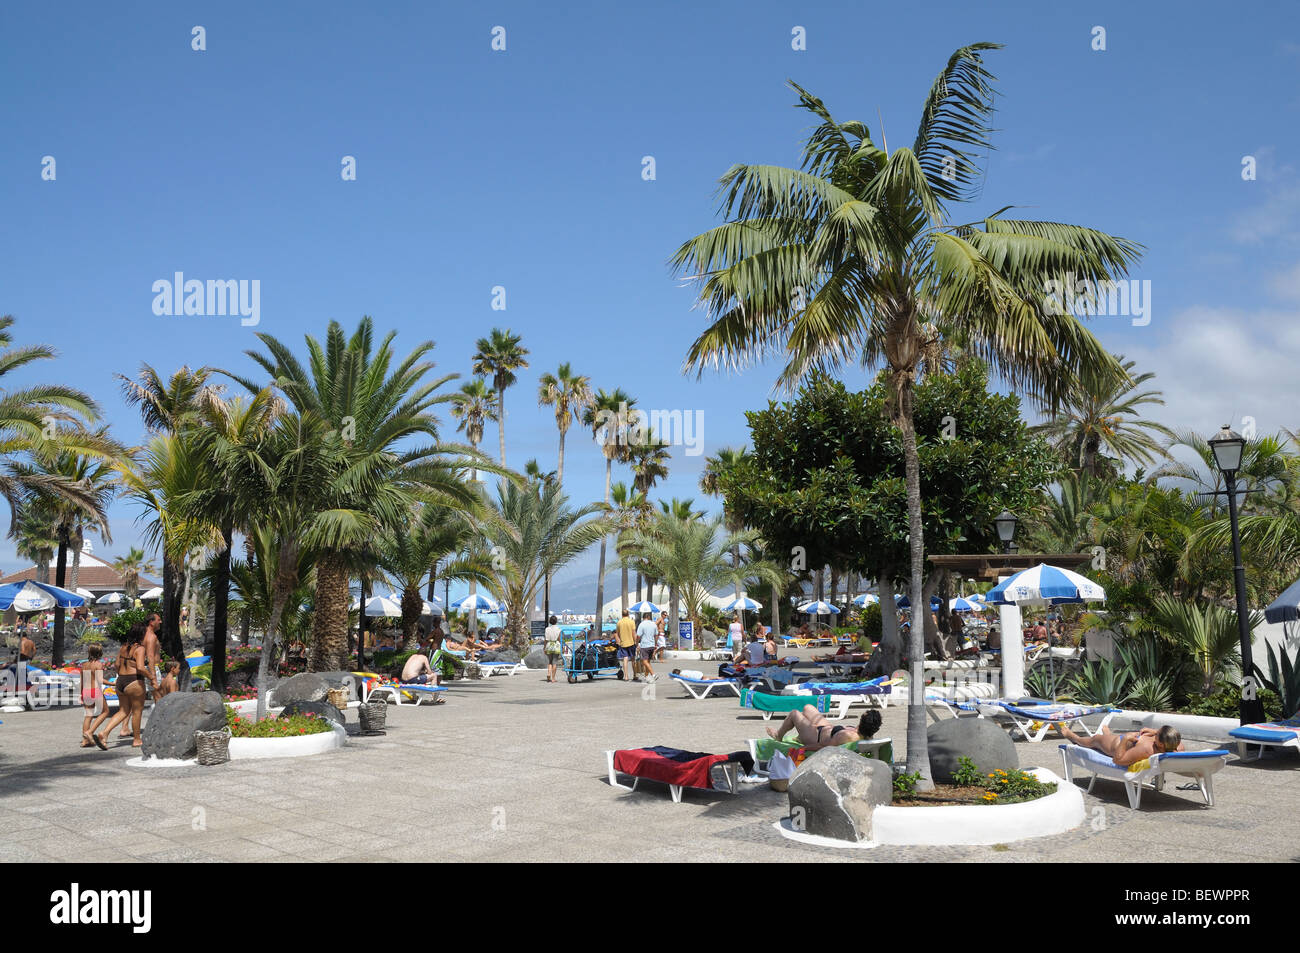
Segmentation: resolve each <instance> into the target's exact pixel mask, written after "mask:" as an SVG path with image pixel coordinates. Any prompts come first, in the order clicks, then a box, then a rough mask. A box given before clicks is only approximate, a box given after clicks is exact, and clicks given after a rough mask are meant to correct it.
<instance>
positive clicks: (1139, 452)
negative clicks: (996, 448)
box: [1033, 354, 1173, 478]
mask: <svg viewBox="0 0 1300 953" xmlns="http://www.w3.org/2000/svg"><path fill="white" fill-rule="evenodd" d="M1116 360H1117V361H1119V362H1120V366H1121V367H1122V368H1123V369H1124V374H1125V377H1124V378H1123V379H1121V380H1119V381H1115V380H1113V379H1107V378H1105V377H1102V378H1100V379H1089V378H1080V379H1079V380H1078V381H1076V382H1075V386H1074V387H1073V388H1072V389H1071V390H1070V391H1068V392H1067V393H1066V394H1065V395H1064V396H1063V398H1062V400H1061V404H1060V408H1059V409H1058V411H1057V413H1056V416H1054V417H1053V418H1051V419H1050V420H1048V421H1047V422H1045V423H1042V424H1039V425H1038V426H1037V427H1035V428H1033V429H1034V431H1035V432H1037V433H1041V434H1043V435H1044V436H1045V437H1047V439H1048V440H1050V441H1051V442H1052V446H1053V447H1055V448H1056V450H1057V452H1058V453H1060V454H1061V456H1062V457H1063V458H1064V459H1065V460H1066V461H1067V462H1068V463H1069V465H1070V466H1071V467H1073V468H1075V469H1077V470H1078V471H1079V472H1080V473H1082V474H1083V475H1084V476H1085V477H1090V478H1091V477H1096V476H1098V475H1099V473H1100V470H1101V468H1102V467H1103V466H1105V467H1106V469H1107V471H1108V472H1107V474H1106V475H1107V476H1111V477H1114V476H1117V475H1118V472H1117V470H1116V468H1115V465H1114V463H1112V462H1108V461H1105V459H1104V458H1103V457H1102V450H1103V448H1104V449H1105V450H1107V451H1109V454H1110V456H1111V457H1113V458H1115V459H1116V460H1120V461H1122V460H1132V461H1134V462H1136V463H1141V464H1144V465H1147V464H1150V463H1152V462H1153V461H1155V460H1156V459H1157V458H1162V457H1164V456H1165V451H1164V448H1163V447H1162V446H1161V445H1160V441H1159V440H1157V437H1163V438H1168V437H1172V436H1173V431H1171V430H1170V429H1169V428H1168V427H1166V426H1164V425H1163V424H1158V423H1156V422H1155V421H1152V420H1144V419H1143V418H1142V417H1141V416H1140V408H1141V407H1142V405H1144V404H1159V405H1163V404H1164V402H1165V401H1164V397H1162V396H1161V393H1160V391H1158V390H1145V391H1138V388H1139V387H1141V386H1142V385H1143V384H1145V383H1146V382H1147V381H1149V380H1151V379H1152V378H1153V377H1155V376H1156V375H1155V374H1153V373H1151V372H1150V371H1148V372H1147V373H1145V374H1139V375H1137V376H1136V377H1134V376H1133V366H1134V363H1135V362H1133V361H1125V360H1124V356H1123V355H1122V354H1121V355H1117V356H1116Z"/></svg>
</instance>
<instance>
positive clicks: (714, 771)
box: [605, 751, 740, 804]
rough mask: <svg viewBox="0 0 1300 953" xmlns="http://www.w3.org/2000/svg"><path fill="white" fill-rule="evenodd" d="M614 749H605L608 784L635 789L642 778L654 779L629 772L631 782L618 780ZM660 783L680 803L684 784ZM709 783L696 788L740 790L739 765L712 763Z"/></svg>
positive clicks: (624, 788)
mask: <svg viewBox="0 0 1300 953" xmlns="http://www.w3.org/2000/svg"><path fill="white" fill-rule="evenodd" d="M617 753H618V752H616V751H606V752H605V758H606V761H607V763H608V765H609V786H610V787H612V788H618V789H619V790H620V791H635V790H636V786H637V785H638V784H640V783H641V781H642V780H655V779H653V778H645V779H642V778H640V777H638V776H637V775H635V774H629V775H628V777H629V778H631V779H632V783H631V784H622V783H620V782H619V780H618V776H619V774H620V773H621V772H619V771H616V770H615V769H614V755H616V754H617ZM659 783H660V784H667V785H668V793H669V794H671V795H672V798H673V803H674V804H681V803H682V792H683V791H684V790H686V787H685V785H681V784H673V783H671V782H669V781H661V782H659ZM709 783H710V784H711V785H712V787H709V788H696V790H700V791H722V792H724V793H726V794H736V793H738V792H739V791H740V765H739V764H737V763H736V762H735V761H723V762H719V763H718V764H715V765H713V766H712V767H711V768H710V769H709Z"/></svg>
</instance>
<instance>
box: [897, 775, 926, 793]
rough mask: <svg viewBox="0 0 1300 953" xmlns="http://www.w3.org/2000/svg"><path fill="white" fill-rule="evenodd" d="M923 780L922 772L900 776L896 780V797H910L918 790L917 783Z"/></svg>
mask: <svg viewBox="0 0 1300 953" xmlns="http://www.w3.org/2000/svg"><path fill="white" fill-rule="evenodd" d="M919 780H921V772H920V771H913V772H912V773H911V774H900V775H898V777H896V778H894V797H895V798H900V797H908V796H910V795H911V794H912V793H913V792H914V791H915V790H916V782H917V781H919Z"/></svg>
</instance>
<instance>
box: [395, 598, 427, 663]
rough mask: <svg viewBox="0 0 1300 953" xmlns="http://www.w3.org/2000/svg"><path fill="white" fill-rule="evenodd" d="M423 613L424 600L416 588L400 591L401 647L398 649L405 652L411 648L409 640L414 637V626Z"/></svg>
mask: <svg viewBox="0 0 1300 953" xmlns="http://www.w3.org/2000/svg"><path fill="white" fill-rule="evenodd" d="M423 612H424V600H423V599H421V598H420V590H419V588H418V587H416V588H407V589H403V590H402V645H401V647H400V648H399V649H398V651H400V652H405V651H407V650H408V649H410V647H411V639H413V638H414V637H415V626H416V624H417V623H419V621H420V616H421V615H422V614H423Z"/></svg>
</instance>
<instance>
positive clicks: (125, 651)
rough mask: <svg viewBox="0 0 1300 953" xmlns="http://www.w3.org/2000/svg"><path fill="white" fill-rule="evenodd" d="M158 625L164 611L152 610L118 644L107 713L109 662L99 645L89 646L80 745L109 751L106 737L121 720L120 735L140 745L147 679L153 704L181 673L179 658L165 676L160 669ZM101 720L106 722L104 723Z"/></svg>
mask: <svg viewBox="0 0 1300 953" xmlns="http://www.w3.org/2000/svg"><path fill="white" fill-rule="evenodd" d="M161 626H162V616H160V615H159V614H158V613H156V612H154V613H151V614H150V615H149V617H148V618H147V619H146V620H145V621H144V622H137V623H135V624H134V625H133V626H131V629H130V631H129V632H128V633H127V635H126V639H125V640H124V641H123V642H122V645H121V647H120V648H119V649H118V652H117V659H116V661H115V662H114V663H113V666H112V667H113V669H114V670H115V671H116V674H117V681H116V683H115V688H116V689H117V712H116V714H112V716H111V718H110V712H109V708H108V704H107V702H106V700H105V697H104V676H105V673H106V671H107V668H108V666H106V664H105V662H104V659H103V657H102V656H103V652H102V650H101V649H100V647H99V646H98V645H92V646H90V649H89V651H88V654H89V656H90V659H89V661H87V662H86V663H84V664H83V665H82V666H81V705H82V708H83V709H85V716H84V717H83V718H82V721H81V747H83V748H89V747H91V746H92V745H97V746H98V747H100V748H103V749H104V750H106V751H107V750H108V743H107V742H108V737H109V735H111V734H112V733H113V729H114V728H116V727H117V726H118V725H119V724H120V725H122V732H121V734H120V735H119V737H120V738H126V737H131V738H132V742H131V744H132V747H135V748H138V747H140V745H141V741H140V718H141V716H142V715H143V714H144V703H145V699H146V697H147V691H146V688H145V685H146V683H147V684H148V686H149V689H150V690H152V691H153V697H154V701H155V703H156V702H157V701H158V699H160V698H162V697H163V696H165V695H167V694H168V693H170V692H173V691H176V689H177V684H176V678H177V675H178V674H179V672H180V663H179V662H175V661H173V662H170V663H169V664H168V666H167V672H166V674H165V675H164V674H163V673H162V672H161V671H160V670H159V667H158V662H159V660H160V658H161V657H162V647H161V642H160V641H159V638H158V630H159V628H161ZM105 721H107V722H108V724H107V725H104V722H105ZM101 725H104V727H103V730H102V731H100V730H98V729H99V727H100V726H101Z"/></svg>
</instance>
